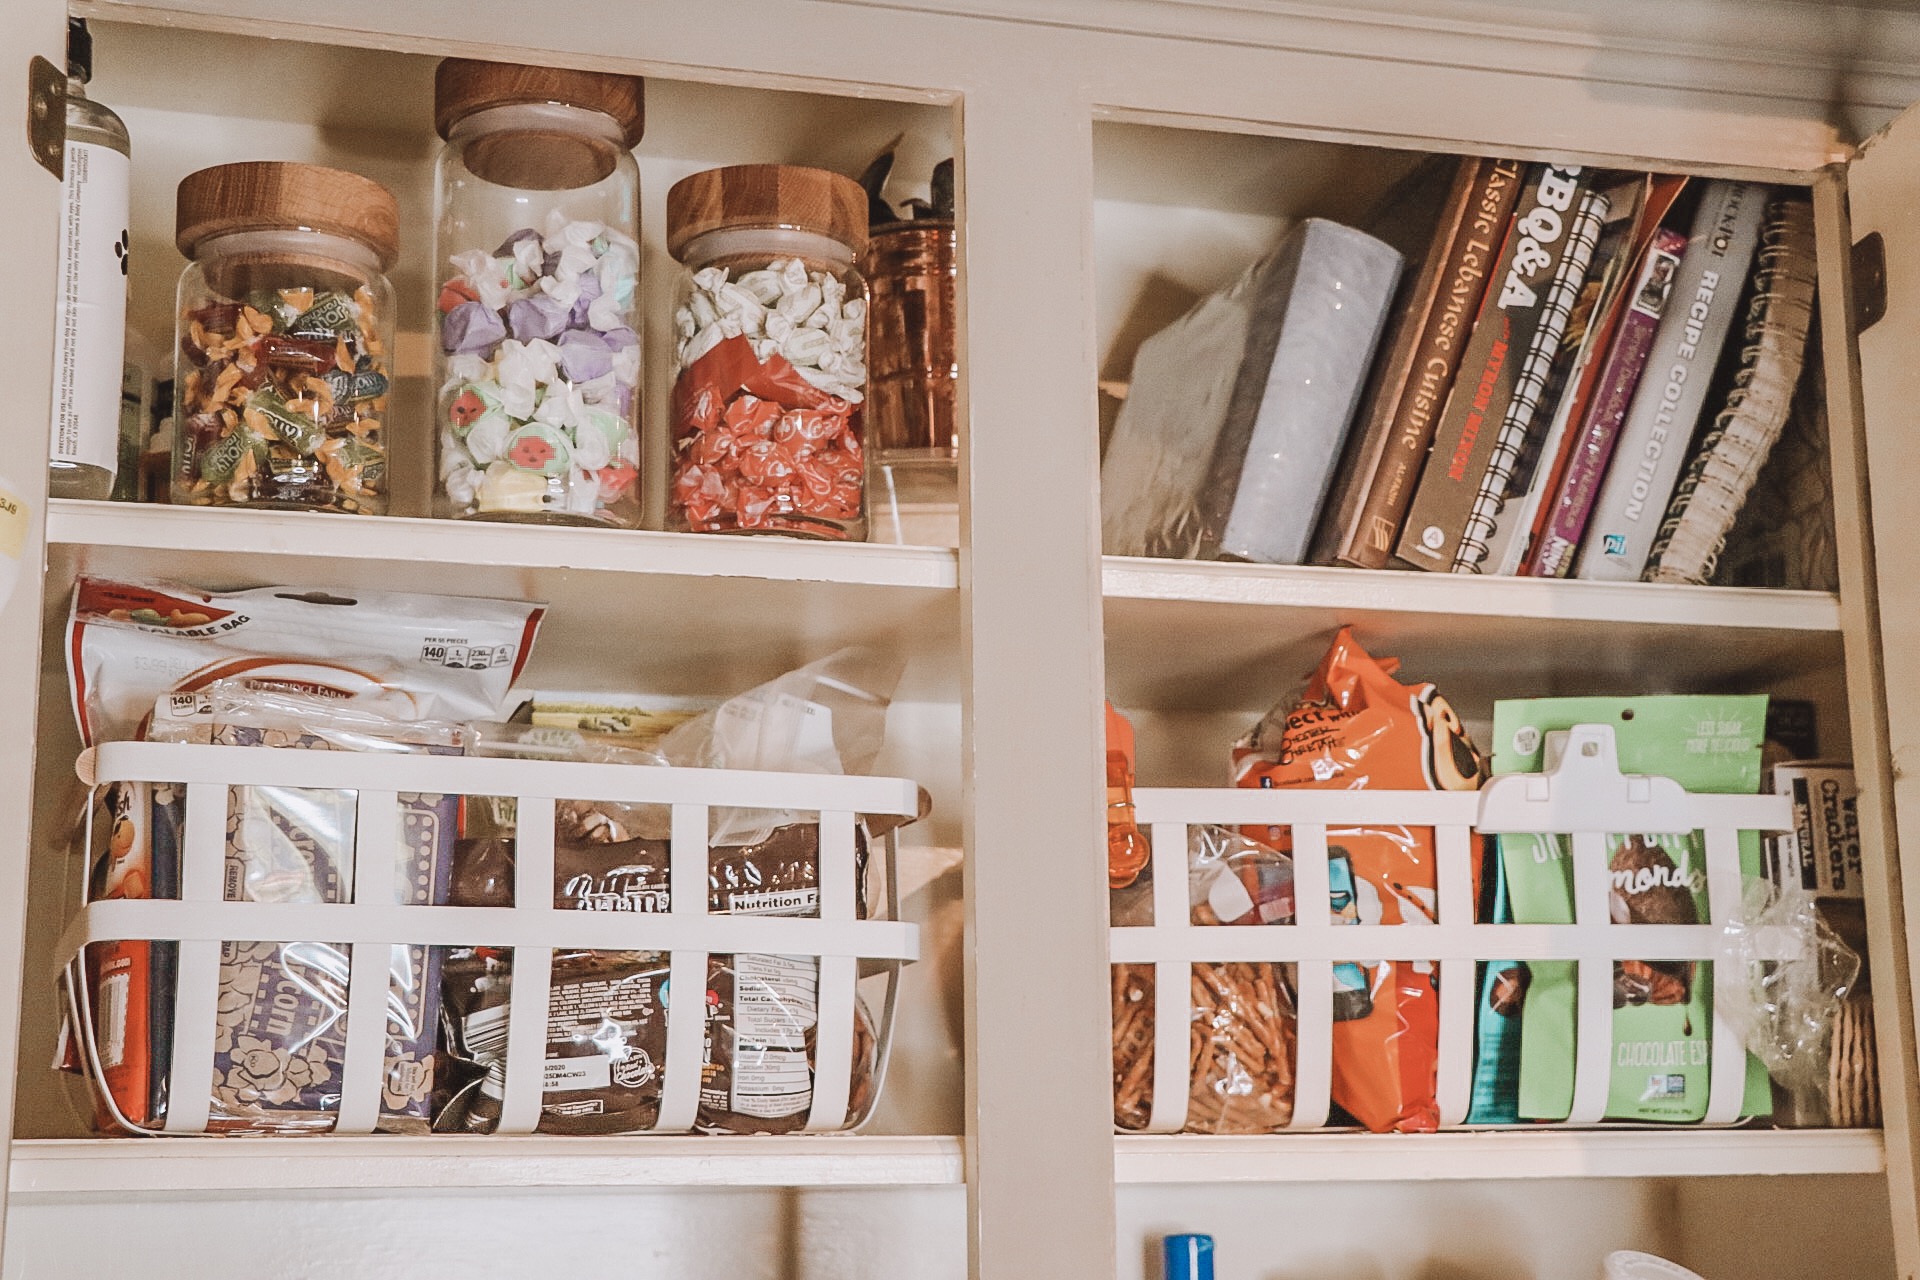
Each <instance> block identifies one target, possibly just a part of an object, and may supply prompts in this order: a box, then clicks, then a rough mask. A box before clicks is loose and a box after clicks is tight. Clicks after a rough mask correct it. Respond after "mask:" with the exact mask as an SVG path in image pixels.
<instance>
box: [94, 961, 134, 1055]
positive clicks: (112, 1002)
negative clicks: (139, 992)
mask: <svg viewBox="0 0 1920 1280" xmlns="http://www.w3.org/2000/svg"><path fill="white" fill-rule="evenodd" d="M131 981H132V975H130V974H125V973H116V974H114V975H113V976H111V977H109V978H108V979H107V980H106V981H104V982H102V983H101V984H100V1007H99V1008H98V1009H97V1010H95V1016H94V1027H93V1033H94V1039H96V1040H97V1041H98V1042H99V1044H100V1064H101V1065H102V1066H105V1067H117V1066H119V1065H120V1064H121V1063H123V1062H125V1061H126V1058H127V987H128V985H129V984H130V982H131Z"/></svg>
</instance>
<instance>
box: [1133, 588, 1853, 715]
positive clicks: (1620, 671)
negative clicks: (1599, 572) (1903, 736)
mask: <svg viewBox="0 0 1920 1280" xmlns="http://www.w3.org/2000/svg"><path fill="white" fill-rule="evenodd" d="M1102 577H1103V585H1104V589H1105V595H1106V634H1107V672H1108V683H1109V687H1110V691H1111V693H1112V695H1113V697H1114V698H1115V700H1116V701H1118V702H1120V703H1121V704H1122V705H1133V706H1141V707H1163V708H1166V707H1178V708H1184V709H1188V710H1244V709H1246V708H1247V707H1250V706H1258V707H1264V706H1266V705H1268V704H1270V703H1271V702H1273V701H1274V700H1275V699H1276V698H1278V697H1279V696H1280V695H1281V694H1282V693H1283V692H1284V691H1285V689H1286V688H1287V687H1288V686H1289V685H1290V684H1291V682H1292V681H1293V680H1294V679H1295V678H1296V677H1298V676H1299V675H1301V674H1302V673H1304V672H1306V671H1307V670H1309V669H1310V668H1311V667H1312V666H1313V664H1314V663H1315V662H1316V661H1318V659H1319V657H1320V655H1321V653H1322V652H1323V651H1324V650H1325V648H1326V643H1327V640H1328V639H1329V638H1330V637H1331V636H1332V634H1333V632H1334V630H1335V629H1336V628H1337V627H1339V626H1341V625H1342V624H1347V623H1350V624H1352V625H1353V626H1354V628H1355V631H1356V633H1357V634H1358V635H1359V637H1360V639H1361V642H1362V643H1363V644H1365V645H1366V646H1367V647H1368V649H1369V650H1370V651H1372V652H1374V653H1376V654H1381V655H1386V654H1392V655H1395V656H1398V657H1400V658H1401V659H1403V661H1404V662H1405V664H1406V669H1407V671H1408V673H1409V674H1410V675H1411V676H1413V677H1415V678H1417V679H1421V680H1434V681H1436V682H1438V683H1439V684H1440V687H1441V689H1442V691H1443V692H1445V693H1446V694H1447V695H1448V696H1449V697H1451V698H1452V699H1453V700H1454V701H1455V702H1456V703H1457V704H1465V705H1467V706H1469V707H1478V706H1482V705H1485V704H1487V703H1490V702H1491V701H1492V699H1494V698H1500V697H1519V696H1544V695H1549V694H1556V695H1558V694H1568V695H1571V694H1585V693H1601V692H1608V691H1614V690H1619V689H1622V688H1632V689H1636V690H1641V691H1644V692H1647V693H1661V692H1706V691H1715V690H1720V689H1741V690H1751V689H1754V688H1763V689H1764V688H1770V687H1773V686H1774V685H1775V684H1776V683H1777V682H1778V681H1779V680H1780V679H1781V678H1782V676H1783V674H1786V675H1792V674H1795V673H1801V672H1806V671H1810V670H1837V669H1838V667H1839V664H1840V656H1841V629H1840V602H1839V599H1838V597H1836V596H1834V595H1833V594H1831V593H1829V592H1821V591H1762V590H1751V589H1744V588H1735V587H1689V586H1670V585H1666V584H1659V583H1639V582H1630V583H1608V582H1568V581H1549V580H1544V579H1538V578H1494V577H1467V576H1463V575H1455V574H1427V573H1414V572H1396V571H1385V570H1382V571H1369V570H1364V569H1332V568H1320V567H1314V566H1287V565H1254V564H1224V563H1208V562H1201V561H1191V560H1150V559H1143V558H1138V557H1128V556H1108V557H1106V558H1105V560H1104V561H1103V563H1102ZM1170 639H1173V640H1174V642H1170ZM1496 655H1497V657H1496Z"/></svg>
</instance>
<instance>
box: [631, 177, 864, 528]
mask: <svg viewBox="0 0 1920 1280" xmlns="http://www.w3.org/2000/svg"><path fill="white" fill-rule="evenodd" d="M866 243H867V197H866V193H865V192H864V191H862V190H861V188H860V184H859V183H857V182H855V181H853V180H852V179H851V178H846V177H842V176H841V175H840V174H837V173H830V172H827V171H826V170H822V169H806V168H800V167H798V166H794V165H773V164H765V165H736V166H734V167H732V168H726V169H712V170H708V171H707V172H705V173H697V174H694V175H693V176H691V177H689V178H685V179H682V180H681V181H680V182H678V183H676V184H674V186H673V188H672V190H670V191H669V192H668V193H667V248H668V250H669V251H670V252H671V253H672V254H673V256H674V257H675V258H677V259H679V261H680V262H681V263H683V264H684V265H685V266H686V272H685V273H684V276H683V279H682V280H681V283H680V287H679V290H678V294H677V299H676V305H675V308H674V323H675V325H676V333H675V341H676V347H675V358H674V387H673V475H672V480H671V483H670V486H669V491H668V498H667V523H668V527H669V528H672V529H678V530H687V531H693V532H701V533H782V534H792V535H798V536H802V537H815V538H838V539H850V540H860V539H864V538H865V537H866V527H867V525H866V517H867V512H866V479H865V471H866V462H865V451H864V447H863V442H862V439H861V405H862V403H863V402H864V401H865V398H866V385H867V368H866V349H867V290H866V282H865V280H864V279H863V278H862V277H861V275H860V272H859V270H858V268H857V267H856V265H855V264H856V263H858V262H859V260H860V255H861V253H862V252H863V251H864V250H865V248H866Z"/></svg>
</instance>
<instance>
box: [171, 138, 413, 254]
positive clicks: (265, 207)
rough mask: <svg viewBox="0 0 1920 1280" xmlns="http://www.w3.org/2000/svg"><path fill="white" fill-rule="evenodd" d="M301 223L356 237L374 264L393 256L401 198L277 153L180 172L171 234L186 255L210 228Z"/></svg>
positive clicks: (213, 232) (222, 230) (225, 230)
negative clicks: (269, 157)
mask: <svg viewBox="0 0 1920 1280" xmlns="http://www.w3.org/2000/svg"><path fill="white" fill-rule="evenodd" d="M300 228H305V229H307V230H310V231H324V232H326V233H328V234H329V235H336V236H345V237H347V238H348V239H350V240H358V241H359V242H360V243H361V244H364V245H366V246H367V248H369V249H371V250H373V253H374V256H375V257H376V258H378V259H379V261H380V269H381V270H382V271H385V270H387V269H388V268H390V267H391V266H393V262H394V259H395V258H398V257H399V256H400V206H399V205H397V204H396V203H395V202H394V199H393V193H392V192H391V191H388V190H387V189H386V188H385V187H383V186H381V185H380V184H379V183H377V182H375V181H374V180H373V179H372V178H363V177H361V176H360V175H359V174H357V173H348V172H346V171H345V170H343V169H325V168H322V167H321V166H319V165H314V164H293V163H291V162H289V161H284V160H246V161H242V162H240V163H238V164H218V165H215V166H213V167H212V168H211V169H202V170H200V171H199V172H197V173H190V174H188V175H187V176H186V177H184V178H182V179H181V180H180V193H179V201H178V204H177V206H176V211H175V215H174V233H173V242H174V244H176V245H178V246H179V247H180V252H181V253H184V254H186V255H187V256H188V257H189V258H191V257H193V256H194V252H195V251H196V250H197V249H199V247H200V245H201V244H202V243H204V242H205V241H207V240H210V239H212V238H213V237H214V236H224V235H230V234H232V233H234V232H236V231H281V230H293V229H300Z"/></svg>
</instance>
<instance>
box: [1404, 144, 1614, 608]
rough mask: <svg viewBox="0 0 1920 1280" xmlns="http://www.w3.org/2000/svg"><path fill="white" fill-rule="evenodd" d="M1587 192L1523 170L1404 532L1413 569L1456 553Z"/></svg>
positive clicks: (1557, 175) (1564, 173) (1551, 172)
mask: <svg viewBox="0 0 1920 1280" xmlns="http://www.w3.org/2000/svg"><path fill="white" fill-rule="evenodd" d="M1587 186H1588V177H1587V175H1586V174H1585V173H1583V172H1582V171H1581V170H1580V169H1579V168H1578V167H1567V168H1560V167H1556V166H1553V165H1544V164H1542V165H1535V166H1533V167H1532V168H1531V169H1529V170H1528V172H1527V181H1526V183H1525V185H1524V186H1523V187H1522V188H1521V192H1520V199H1519V203H1518V205H1517V209H1518V212H1517V213H1516V214H1515V216H1514V220H1513V225H1512V226H1511V227H1510V228H1509V229H1508V231H1507V238H1506V243H1505V246H1504V247H1503V248H1502V249H1501V251H1500V259H1499V262H1498V264H1497V265H1496V266H1495V268H1494V272H1493V276H1492V278H1491V279H1490V280H1489V281H1488V284H1487V295H1486V297H1485V298H1484V299H1483V300H1482V302H1481V304H1480V313H1479V315H1478V316H1476V317H1475V319H1474V325H1473V334H1472V336H1471V338H1469V339H1468V342H1467V349H1466V352H1465V354H1464V355H1463V356H1462V358H1461V361H1460V371H1459V374H1458V375H1457V376H1456V378H1455V379H1454V386H1453V390H1452V392H1451V393H1450V394H1449V395H1448V397H1447V407H1446V410H1445V412H1444V413H1443V414H1442V415H1441V418H1440V422H1439V425H1438V426H1437V427H1436V428H1435V430H1434V436H1433V447H1432V450H1431V451H1430V452H1429V453H1428V455H1427V462H1426V465H1425V466H1424V467H1423V468H1422V469H1421V472H1420V483H1419V485H1418V486H1417V487H1416V488H1415V490H1414V494H1413V504H1412V506H1411V508H1410V509H1409V510H1408V513H1407V520H1406V525H1405V527H1404V528H1403V529H1402V530H1401V532H1400V541H1399V544H1398V547H1397V551H1398V553H1399V555H1400V557H1401V558H1402V559H1404V560H1406V561H1407V562H1408V563H1409V564H1411V565H1413V566H1414V567H1415V568H1420V569H1435V570H1440V571H1443V572H1444V571H1446V570H1448V569H1451V568H1452V567H1453V562H1454V558H1455V557H1456V556H1457V555H1458V554H1459V550H1460V542H1461V539H1462V538H1463V536H1464V535H1465V533H1466V528H1467V517H1468V515H1469V513H1470V512H1471V511H1472V508H1473V503H1474V499H1475V498H1476V497H1477V496H1478V495H1479V492H1480V485H1481V481H1483V480H1484V479H1485V478H1486V474H1487V467H1488V465H1489V464H1490V463H1491V461H1492V458H1493V449H1494V443H1495V440H1496V438H1497V436H1498V435H1499V432H1500V427H1501V424H1502V423H1503V422H1504V421H1505V420H1506V415H1507V408H1508V406H1509V405H1510V404H1511V403H1512V401H1513V398H1514V393H1515V390H1516V389H1517V388H1518V386H1519V383H1520V378H1521V373H1522V370H1523V366H1524V365H1525V363H1526V357H1527V353H1528V352H1529V351H1530V350H1531V349H1532V347H1533V340H1534V335H1535V334H1536V332H1538V330H1539V329H1540V327H1541V325H1542V324H1544V323H1546V322H1547V320H1548V317H1549V308H1548V305H1547V303H1548V297H1549V294H1550V292H1551V289H1552V284H1553V280H1554V276H1555V273H1556V272H1557V271H1558V269H1559V266H1560V261H1561V259H1562V258H1563V257H1564V256H1565V255H1566V252H1567V249H1568V246H1569V245H1570V243H1571V242H1572V239H1573V236H1572V231H1573V226H1574V223H1575V221H1576V220H1577V217H1578V213H1579V209H1580V202H1581V199H1582V197H1583V196H1584V195H1585V194H1586V189H1587Z"/></svg>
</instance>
